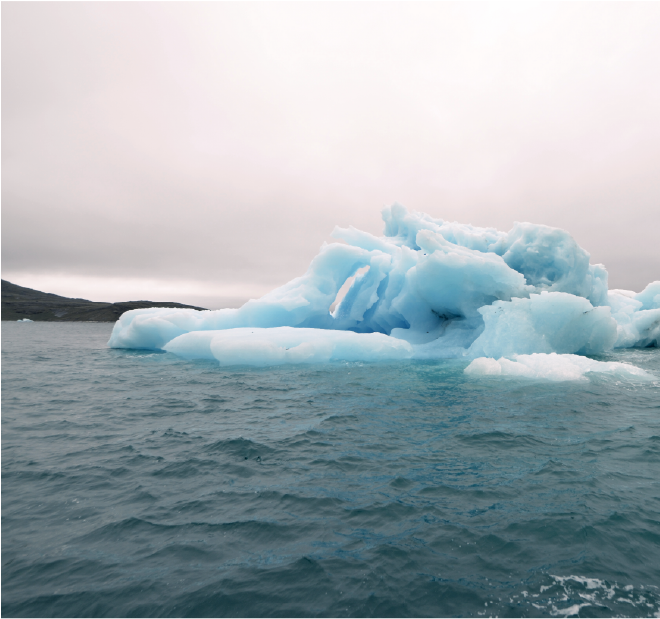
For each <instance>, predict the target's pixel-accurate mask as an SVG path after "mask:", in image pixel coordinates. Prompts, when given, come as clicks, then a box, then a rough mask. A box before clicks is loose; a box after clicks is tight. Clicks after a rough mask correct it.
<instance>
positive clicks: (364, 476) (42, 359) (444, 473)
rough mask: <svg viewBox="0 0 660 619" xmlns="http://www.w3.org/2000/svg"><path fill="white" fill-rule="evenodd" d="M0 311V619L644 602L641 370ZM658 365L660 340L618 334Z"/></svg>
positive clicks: (659, 606) (537, 610)
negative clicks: (245, 361) (591, 369)
mask: <svg viewBox="0 0 660 619" xmlns="http://www.w3.org/2000/svg"><path fill="white" fill-rule="evenodd" d="M110 329H111V326H110V325H106V324H75V323H74V324H51V323H32V324H17V323H7V322H4V323H2V371H3V372H2V404H3V408H2V413H3V414H2V614H3V615H4V616H35V615H38V616H103V615H111V616H131V615H133V616H134V615H142V616H156V615H177V616H201V615H205V616H250V615H251V616H255V615H259V616H296V615H306V616H313V615H332V616H373V615H377V616H391V615H396V616H422V615H441V616H447V615H450V616H461V615H463V616H491V615H500V616H530V615H531V616H564V615H567V614H575V613H578V612H579V614H580V616H612V615H624V616H643V617H644V616H651V617H653V616H656V617H658V616H660V589H658V587H659V586H660V384H659V383H658V382H655V383H652V384H648V383H647V384H642V383H637V384H636V383H631V382H622V381H621V380H616V379H611V378H607V377H604V376H597V377H595V378H593V379H592V380H591V381H590V382H589V383H585V384H580V383H577V384H569V383H542V382H530V381H520V380H515V379H502V378H499V379H498V378H491V379H481V380H475V379H467V378H466V377H464V375H463V374H462V369H463V367H464V366H465V365H466V364H464V363H463V364H458V363H455V362H438V363H420V362H406V363H398V364H391V365H368V364H364V365H362V364H356V363H351V364H336V365H328V366H322V367H278V368H276V369H245V368H235V369H226V368H220V367H218V366H217V365H216V364H215V363H213V362H189V361H183V360H180V359H178V358H176V357H174V356H172V355H170V354H154V353H148V352H144V351H142V352H138V351H120V350H110V349H108V348H106V346H105V343H106V341H107V339H108V336H109V333H110ZM611 358H615V359H617V360H622V361H631V362H633V363H635V364H636V365H639V366H640V367H643V368H645V369H647V370H649V371H651V372H653V373H654V374H655V375H656V376H659V377H660V351H658V350H638V351H625V352H622V353H617V354H615V355H612V356H611Z"/></svg>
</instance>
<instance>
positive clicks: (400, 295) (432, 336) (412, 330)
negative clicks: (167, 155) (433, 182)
mask: <svg viewBox="0 0 660 619" xmlns="http://www.w3.org/2000/svg"><path fill="white" fill-rule="evenodd" d="M383 219H384V221H385V233H384V236H382V237H376V236H373V235H371V234H369V233H367V232H362V231H360V230H357V229H356V228H353V227H349V228H339V227H337V228H335V230H334V232H333V236H334V237H335V238H337V239H339V240H341V241H344V242H343V243H331V244H324V245H323V247H322V248H321V250H320V252H319V254H318V255H317V256H316V257H315V258H314V259H313V260H312V263H311V264H310V266H309V268H308V270H307V272H306V273H305V274H304V275H303V276H302V277H298V278H295V279H293V280H292V281H290V282H289V283H287V284H285V285H284V286H281V287H280V288H277V289H275V290H273V291H272V292H270V293H268V294H266V295H265V296H263V297H261V298H260V299H252V300H250V301H248V302H247V303H246V304H245V305H243V307H241V308H239V309H223V310H216V311H196V310H191V309H169V308H167V309H166V308H149V309H138V310H131V311H129V312H126V313H125V314H123V315H122V316H121V318H120V319H119V320H118V321H117V323H116V324H115V327H114V329H113V332H112V336H111V337H110V341H109V343H108V344H109V346H111V347H113V348H137V349H152V350H153V349H162V350H167V351H169V352H172V353H175V354H177V355H180V356H183V357H186V358H191V359H193V358H210V359H217V360H218V361H219V362H220V363H221V364H249V365H276V364H281V363H309V362H322V361H330V360H353V361H357V360H360V361H379V360H392V359H404V358H413V359H434V358H435V359H437V358H465V359H466V361H468V360H473V359H476V360H477V361H474V362H473V363H472V364H471V365H470V366H469V368H472V369H471V370H470V373H473V374H479V373H482V374H489V375H492V374H494V373H497V374H500V375H510V374H516V375H527V376H531V375H532V374H533V375H534V376H537V377H539V376H542V375H544V373H545V374H546V375H547V376H548V377H550V376H552V377H553V379H554V380H557V377H558V376H561V375H566V376H568V375H571V376H573V375H575V374H576V372H577V373H579V374H580V376H582V377H583V376H584V374H585V373H586V372H594V371H599V370H597V369H594V368H597V367H600V366H598V365H593V364H598V363H599V362H596V361H592V360H589V359H586V358H584V357H576V355H597V354H600V353H604V352H607V351H609V350H611V349H613V348H630V347H648V346H658V345H659V342H660V281H656V282H653V283H651V284H649V285H648V286H647V287H646V289H645V290H644V291H642V292H641V293H639V294H636V293H634V292H631V291H626V290H608V285H607V271H606V269H605V267H604V266H603V265H592V264H590V263H589V254H588V253H587V252H586V251H585V250H584V249H582V248H581V247H580V246H579V245H578V244H577V243H576V242H575V240H574V239H573V238H572V237H571V236H570V235H569V234H568V233H567V232H565V231H564V230H559V229H557V228H550V227H548V226H543V225H535V224H530V223H516V224H515V225H514V227H513V229H512V230H511V231H509V232H508V233H507V232H500V231H498V230H495V229H493V228H478V227H475V226H472V225H468V224H459V223H449V222H444V221H442V220H440V219H434V218H432V217H430V216H428V215H426V214H423V213H417V212H410V211H408V210H407V209H406V208H404V207H403V206H401V205H400V204H394V205H392V206H390V207H386V208H384V209H383ZM351 277H353V278H354V280H353V282H352V284H351V285H350V287H349V288H348V290H347V292H346V294H345V296H344V298H343V299H341V301H340V302H339V303H338V304H337V305H336V307H335V308H334V311H332V312H331V311H330V307H331V306H332V305H333V303H335V301H336V298H337V294H338V292H339V290H340V289H341V288H342V286H343V285H344V284H345V283H346V281H347V280H349V278H351ZM553 353H556V354H555V355H553ZM480 358H481V359H480ZM569 358H570V359H569ZM484 359H485V360H484ZM576 359H578V360H579V359H581V360H582V361H576ZM507 360H508V361H507ZM583 361H584V362H587V361H589V363H590V364H591V365H589V364H587V365H585V364H584V363H583ZM494 364H495V365H497V367H498V368H499V370H496V369H495V365H494ZM569 365H570V367H571V368H578V369H575V370H574V369H568V368H569ZM606 365H608V366H612V364H606ZM614 365H616V364H614ZM619 365H622V364H619ZM560 366H561V367H563V368H564V369H563V370H559V369H558V368H559V367H560ZM587 367H588V369H586V368H587ZM475 368H476V369H475ZM513 368H515V369H513ZM580 368H581V369H580ZM607 371H608V372H609V371H613V370H612V369H611V368H610V369H608V370H607ZM617 371H619V370H617Z"/></svg>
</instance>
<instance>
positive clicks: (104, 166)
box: [2, 3, 660, 306]
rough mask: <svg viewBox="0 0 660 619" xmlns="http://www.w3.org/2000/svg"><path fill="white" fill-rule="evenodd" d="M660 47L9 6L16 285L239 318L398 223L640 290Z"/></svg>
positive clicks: (433, 18)
mask: <svg viewBox="0 0 660 619" xmlns="http://www.w3.org/2000/svg"><path fill="white" fill-rule="evenodd" d="M659 30H660V5H657V4H655V3H647V4H637V3H634V4H565V3H561V4H534V5H531V6H527V5H518V4H507V5H496V4H476V3H467V4H450V3H437V4H436V3H420V4H414V3H410V4H397V3H387V4H380V3H360V4H352V3H309V4H304V3H287V4H279V3H256V4H253V3H180V4H179V3H167V4H165V3H163V4H161V3H5V4H4V5H3V7H2V127H3V133H2V179H3V183H2V194H3V195H2V205H3V213H2V223H3V227H2V241H3V242H2V257H3V277H5V278H7V279H10V280H11V281H15V282H16V283H19V284H22V285H28V286H30V285H31V283H32V282H39V281H41V282H42V283H43V282H44V281H48V282H52V286H51V288H50V289H49V290H48V291H49V292H59V293H61V294H65V292H64V288H66V287H67V286H68V287H69V288H67V293H71V292H72V291H73V289H74V288H75V287H76V286H79V287H81V290H80V291H79V292H78V293H77V294H74V295H73V296H87V297H88V298H94V299H96V298H98V299H99V300H108V301H110V300H119V299H121V298H128V297H132V296H134V295H133V294H132V293H131V294H128V293H129V292H131V290H133V289H131V286H132V285H135V283H136V282H142V283H140V284H139V285H144V286H146V289H145V290H144V294H143V295H138V296H143V297H147V298H150V297H151V298H153V297H154V294H155V293H156V292H158V291H164V290H165V291H166V290H167V286H170V288H171V287H172V286H173V285H174V287H175V288H177V285H176V282H188V284H187V285H188V286H189V287H190V288H191V290H192V289H194V290H199V291H204V290H205V291H208V293H207V297H208V302H207V305H208V306H221V305H223V304H231V305H235V304H236V303H238V302H240V301H241V300H243V299H245V298H249V297H250V296H259V295H261V294H262V293H263V292H264V291H265V290H268V289H270V288H274V287H275V286H277V285H279V284H281V283H283V282H286V281H288V280H290V279H291V278H292V277H294V276H296V275H300V274H301V273H302V272H304V270H305V268H306V266H307V264H308V263H309V261H310V259H311V258H312V257H313V256H314V255H315V254H316V253H317V249H318V247H319V245H320V244H321V243H322V242H323V241H324V240H327V239H328V235H329V233H330V232H331V230H332V228H333V227H334V225H335V224H340V225H343V226H346V225H349V224H352V225H355V226H356V227H359V228H363V229H367V230H369V231H371V232H375V233H379V232H380V230H381V223H380V221H379V209H380V207H381V206H383V205H384V204H390V203H392V202H394V201H395V200H396V201H399V202H401V203H403V204H405V205H406V206H408V208H411V209H416V210H421V211H425V212H428V213H430V214H432V215H434V216H436V217H442V218H444V219H447V220H458V221H464V222H471V223H473V224H475V225H484V226H495V227H497V228H499V229H504V230H507V229H509V228H510V227H511V226H512V225H513V222H514V221H532V222H536V223H544V224H548V225H552V226H558V227H562V228H565V229H567V230H569V231H570V232H571V233H572V234H573V235H574V236H575V237H576V240H577V241H578V242H579V243H580V245H582V246H583V247H585V248H586V249H587V250H589V251H590V252H591V255H592V262H603V263H605V265H606V266H607V268H608V270H609V272H610V282H611V287H625V288H633V289H641V288H642V287H643V286H644V285H645V284H646V283H647V282H649V281H651V280H653V279H658V278H659V277H660V257H659V255H658V251H657V230H658V229H660V215H659V213H660V204H659V203H660V175H658V173H657V170H658V166H659V164H660V117H658V114H657V110H658V109H660V82H659V81H658V80H657V75H659V74H660V40H659V39H658V37H657V32H658V31H659ZM39 278H41V279H39ZM92 280H95V281H101V282H103V284H102V286H101V289H102V291H105V293H106V294H102V292H101V293H98V294H97V293H96V292H94V294H87V295H85V294H84V291H85V289H87V290H91V289H92V286H91V283H90V282H91V281H92ZM67 282H68V283H67ZM75 282H78V284H76V283H75ZM85 282H87V284H85ZM131 282H132V283H131ZM148 282H152V283H151V284H149V283H148ZM32 286H33V287H39V286H38V285H36V284H32ZM58 286H59V288H58ZM149 286H151V288H149ZM178 288H179V289H180V290H181V286H178ZM231 291H233V292H231ZM237 291H238V292H237ZM117 295H118V296H117ZM182 295H183V296H179V297H178V298H174V297H172V298H171V299H168V300H177V301H183V302H185V301H186V300H188V302H194V301H195V299H197V301H198V300H199V298H200V296H199V295H197V296H196V297H195V299H193V298H192V296H194V295H193V294H192V292H191V291H190V290H189V291H188V292H183V293H182ZM186 295H187V296H186ZM191 295H192V296H191ZM234 295H237V296H234ZM230 297H231V298H233V299H234V300H233V301H228V299H229V298H230ZM213 299H215V301H213ZM163 300H165V299H163Z"/></svg>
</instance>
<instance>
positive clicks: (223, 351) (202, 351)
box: [164, 327, 413, 365]
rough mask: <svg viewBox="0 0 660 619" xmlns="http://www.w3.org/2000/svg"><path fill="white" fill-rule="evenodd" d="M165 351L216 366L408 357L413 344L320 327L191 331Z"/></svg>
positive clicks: (174, 341)
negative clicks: (209, 361) (214, 362)
mask: <svg viewBox="0 0 660 619" xmlns="http://www.w3.org/2000/svg"><path fill="white" fill-rule="evenodd" d="M164 350H166V351H168V352H172V353H175V354H176V355H179V356H180V357H184V358H186V359H217V360H218V361H219V362H220V365H238V364H240V365H281V364H285V363H323V362H327V361H331V360H341V361H384V360H395V359H409V358H410V357H412V353H413V351H412V346H410V344H408V342H405V341H403V340H397V339H396V338H393V337H388V336H387V335H383V334H382V333H361V334H358V333H353V332H352V331H328V330H323V329H295V328H293V327H273V328H272V329H260V328H253V327H248V328H241V329H227V330H224V331H193V332H192V333H185V334H184V335H180V336H179V337H176V338H174V339H173V340H172V341H170V342H168V343H167V344H166V345H165V347H164Z"/></svg>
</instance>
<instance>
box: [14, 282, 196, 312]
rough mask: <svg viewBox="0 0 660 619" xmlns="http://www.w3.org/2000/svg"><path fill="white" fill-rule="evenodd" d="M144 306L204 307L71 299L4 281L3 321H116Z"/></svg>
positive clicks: (147, 302) (150, 302)
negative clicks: (26, 319) (129, 311)
mask: <svg viewBox="0 0 660 619" xmlns="http://www.w3.org/2000/svg"><path fill="white" fill-rule="evenodd" d="M145 307H185V308H189V309H196V310H203V309H205V308H203V307H194V306H192V305H182V304H181V303H169V302H166V303H160V302H157V303H155V302H153V301H126V302H124V303H97V302H94V301H87V300H86V299H69V298H67V297H60V296H58V295H56V294H50V293H48V292H40V291H39V290H32V289H31V288H23V286H17V285H16V284H12V283H11V282H8V281H5V280H4V279H3V280H2V320H20V319H21V318H29V319H30V320H34V321H49V322H71V321H95V322H115V320H117V319H118V318H119V317H120V316H121V315H122V314H123V313H124V312H127V311H128V310H132V309H142V308H145Z"/></svg>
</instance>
